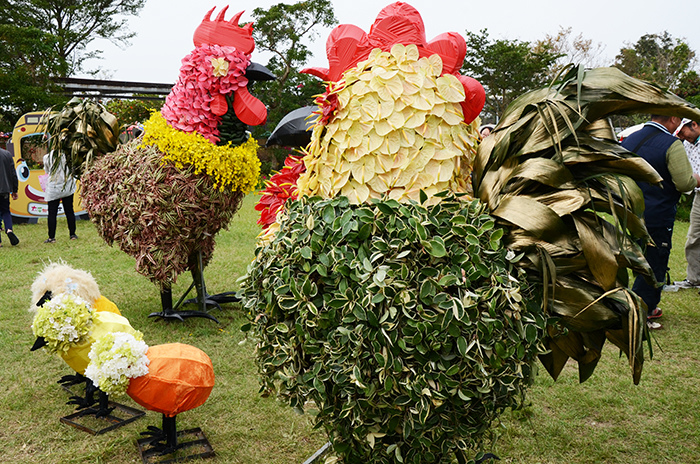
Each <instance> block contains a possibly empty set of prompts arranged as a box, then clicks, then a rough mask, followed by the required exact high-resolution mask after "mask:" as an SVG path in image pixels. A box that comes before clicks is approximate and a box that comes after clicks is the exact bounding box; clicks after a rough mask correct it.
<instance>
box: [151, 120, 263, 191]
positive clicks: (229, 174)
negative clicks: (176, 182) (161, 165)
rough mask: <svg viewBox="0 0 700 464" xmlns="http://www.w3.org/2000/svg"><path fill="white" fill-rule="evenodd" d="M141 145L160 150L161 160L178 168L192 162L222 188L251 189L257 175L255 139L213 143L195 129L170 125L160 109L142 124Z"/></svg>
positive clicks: (258, 172)
mask: <svg viewBox="0 0 700 464" xmlns="http://www.w3.org/2000/svg"><path fill="white" fill-rule="evenodd" d="M143 144H144V145H153V146H155V147H157V148H158V150H160V151H161V152H162V153H163V161H164V162H170V163H172V164H174V165H175V166H176V167H177V168H178V169H183V168H185V167H186V166H193V167H194V169H195V174H199V173H202V172H204V173H206V174H207V175H208V176H209V177H210V178H211V179H212V181H213V182H214V184H215V185H216V186H217V188H218V189H219V190H221V191H223V190H230V191H237V190H240V191H241V192H243V193H246V194H247V193H250V192H252V191H253V190H254V189H255V187H256V186H257V184H258V179H259V177H260V160H259V159H258V155H257V153H258V142H257V141H256V140H255V139H254V138H253V137H250V138H248V141H246V142H245V143H244V144H242V145H237V146H232V145H231V143H230V142H229V143H228V144H226V145H221V146H219V145H214V144H213V143H211V142H210V141H209V140H207V139H206V138H204V137H203V136H201V135H199V134H197V133H196V132H190V133H187V132H182V131H180V130H177V129H173V128H172V127H170V126H169V125H168V123H167V121H166V120H165V118H163V116H162V115H161V114H160V113H157V112H156V113H153V114H152V115H151V117H150V119H149V120H148V121H146V123H145V124H144V137H143Z"/></svg>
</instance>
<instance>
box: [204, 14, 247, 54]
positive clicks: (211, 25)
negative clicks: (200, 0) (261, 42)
mask: <svg viewBox="0 0 700 464" xmlns="http://www.w3.org/2000/svg"><path fill="white" fill-rule="evenodd" d="M215 9H216V7H214V8H212V9H211V10H209V11H208V12H207V14H206V15H204V19H203V20H202V24H200V25H199V27H197V29H196V30H195V31H194V45H195V47H199V46H200V45H202V44H209V45H220V46H222V47H235V48H236V50H238V51H240V52H243V53H246V54H248V55H250V54H251V53H253V50H254V49H255V42H254V41H253V24H252V23H249V24H246V25H245V26H243V27H240V26H239V25H238V20H239V19H240V18H241V15H242V14H243V12H242V11H241V12H240V13H238V14H236V15H234V17H233V18H231V19H230V20H229V21H226V20H225V19H224V16H225V15H226V10H228V5H227V6H225V7H224V9H223V10H221V12H220V13H219V16H217V17H216V20H214V21H212V20H211V14H212V13H213V12H214V10H215Z"/></svg>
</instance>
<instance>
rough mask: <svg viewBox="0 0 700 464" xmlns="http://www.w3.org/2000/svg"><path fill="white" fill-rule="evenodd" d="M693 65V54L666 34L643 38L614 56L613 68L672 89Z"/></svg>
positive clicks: (688, 48)
mask: <svg viewBox="0 0 700 464" xmlns="http://www.w3.org/2000/svg"><path fill="white" fill-rule="evenodd" d="M694 64H695V51H693V50H691V49H690V47H689V46H688V44H687V43H685V42H683V41H682V40H681V39H675V38H673V37H672V36H671V35H670V34H669V33H668V32H666V31H664V32H663V33H662V34H646V35H643V36H642V37H641V38H640V39H639V40H638V41H637V43H635V44H634V45H629V44H628V47H627V48H622V49H621V50H620V53H619V54H618V55H617V57H615V66H616V67H617V68H619V69H621V70H622V71H623V72H624V73H626V74H629V75H630V76H633V77H637V78H639V79H642V80H645V81H649V82H652V83H654V84H656V85H658V86H661V87H663V88H667V89H674V88H676V86H678V85H679V84H680V79H681V76H683V75H684V74H685V73H686V72H688V71H690V70H691V69H692V68H693V66H694Z"/></svg>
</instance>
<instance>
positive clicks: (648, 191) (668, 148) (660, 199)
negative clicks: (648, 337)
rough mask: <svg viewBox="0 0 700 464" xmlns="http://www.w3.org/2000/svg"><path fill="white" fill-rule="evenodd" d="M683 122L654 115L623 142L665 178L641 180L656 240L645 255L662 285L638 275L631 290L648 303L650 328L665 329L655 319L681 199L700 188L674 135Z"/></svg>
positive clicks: (650, 228) (646, 219) (698, 178)
mask: <svg viewBox="0 0 700 464" xmlns="http://www.w3.org/2000/svg"><path fill="white" fill-rule="evenodd" d="M680 123H681V119H680V118H678V117H676V116H660V115H652V116H651V121H649V122H647V123H646V124H644V127H642V129H640V130H638V131H637V132H635V133H633V134H632V135H630V136H629V137H627V138H625V139H624V140H623V141H622V146H623V147H625V148H626V149H627V150H629V151H631V152H633V153H636V154H637V155H639V156H640V157H642V158H644V159H645V160H646V161H647V162H648V163H649V164H650V165H651V166H652V167H653V168H654V169H656V172H658V173H659V174H660V175H661V177H662V179H663V180H662V182H661V188H659V186H657V185H651V184H649V183H646V182H639V187H640V188H641V189H642V194H643V195H644V204H645V207H644V222H645V223H646V227H647V230H648V232H649V235H650V236H651V238H652V240H653V242H654V245H653V246H651V245H650V246H647V247H646V250H645V252H644V256H645V257H646V259H647V262H648V263H649V266H650V267H651V269H652V271H653V272H654V276H655V277H656V280H657V282H658V283H659V285H658V286H653V285H650V284H649V283H647V282H646V280H644V277H643V276H641V275H639V276H637V278H636V279H635V281H634V285H633V286H632V290H633V291H634V292H635V293H636V294H637V295H639V297H640V298H641V299H642V300H643V301H644V303H646V305H647V325H648V326H649V328H650V329H660V328H662V326H661V324H659V323H658V322H656V321H655V319H658V318H659V317H661V316H662V314H663V313H662V311H661V309H659V307H658V304H659V301H661V285H662V284H663V282H665V280H666V272H667V270H668V259H669V257H670V255H671V239H672V237H673V224H674V222H675V219H676V208H677V205H678V200H680V198H681V193H682V192H688V191H690V190H692V189H694V188H696V187H700V176H698V175H697V174H695V173H693V169H692V167H691V166H690V161H689V160H688V156H687V154H686V152H685V148H683V143H682V142H681V141H680V140H679V139H677V138H676V137H674V136H673V132H674V131H675V130H676V129H677V128H678V126H679V125H680Z"/></svg>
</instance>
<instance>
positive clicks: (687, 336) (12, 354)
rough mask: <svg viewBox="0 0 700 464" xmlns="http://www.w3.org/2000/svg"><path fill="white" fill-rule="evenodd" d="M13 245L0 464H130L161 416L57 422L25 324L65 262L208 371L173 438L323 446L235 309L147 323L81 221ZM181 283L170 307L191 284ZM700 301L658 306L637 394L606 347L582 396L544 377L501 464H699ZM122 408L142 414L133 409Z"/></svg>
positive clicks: (503, 430)
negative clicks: (49, 277)
mask: <svg viewBox="0 0 700 464" xmlns="http://www.w3.org/2000/svg"><path fill="white" fill-rule="evenodd" d="M254 201H256V198H255V197H254V196H249V197H248V198H246V200H245V203H244V205H243V207H242V209H241V212H240V213H239V214H238V215H237V216H236V218H235V219H234V221H233V222H232V223H231V226H230V229H229V230H228V231H223V232H222V233H221V234H220V235H219V237H218V240H217V248H216V252H215V256H214V259H213V260H212V263H211V264H210V265H209V266H208V267H207V268H206V271H205V277H206V282H207V286H208V289H209V291H210V293H218V292H223V291H230V290H235V289H237V288H238V284H237V282H236V279H237V278H238V277H240V276H241V275H242V274H243V273H244V271H245V267H246V265H247V264H248V263H249V262H250V260H251V259H252V258H253V247H254V241H255V236H256V235H257V233H258V231H259V229H258V226H257V225H256V224H255V221H256V219H257V213H256V212H255V211H254V210H253V204H254ZM15 231H16V233H17V235H18V236H19V238H20V239H21V243H20V245H19V246H17V247H11V246H9V243H8V240H7V238H6V237H4V236H3V245H4V247H3V248H1V249H0V269H2V271H3V274H2V279H0V353H2V356H1V357H0V360H1V362H2V367H0V381H1V385H2V389H1V390H0V462H7V463H19V462H26V463H34V462H50V463H136V462H140V458H139V455H138V450H137V447H136V444H135V441H136V440H137V439H138V438H139V432H141V431H143V430H145V429H146V427H147V426H149V425H156V426H159V425H160V420H161V418H160V415H159V414H156V413H153V412H149V413H147V414H146V416H145V418H142V419H139V420H137V421H136V422H134V423H131V424H129V425H126V426H124V427H122V428H119V429H117V430H114V431H111V432H108V433H106V434H104V435H99V436H92V435H89V434H87V433H85V432H82V431H79V430H77V429H74V428H72V427H69V426H67V425H65V424H62V423H61V422H59V418H60V417H62V416H66V415H69V414H71V413H72V412H73V409H72V407H71V406H67V405H66V404H65V402H66V401H67V400H68V395H67V394H66V393H65V392H64V391H63V390H61V389H60V388H59V387H58V386H57V384H56V380H57V379H58V378H59V377H60V376H62V375H65V374H68V373H70V372H69V369H68V367H67V366H66V365H65V363H63V361H61V360H60V359H59V358H58V357H55V356H50V355H48V354H46V353H44V352H30V351H29V347H30V346H31V345H32V343H33V341H34V337H33V336H32V332H31V328H30V324H31V316H30V314H29V313H28V312H27V308H28V307H29V305H30V303H31V301H30V291H29V287H30V285H31V283H32V281H33V280H34V278H35V277H36V275H37V273H38V272H40V271H41V270H42V268H43V266H44V265H45V263H48V262H50V261H54V260H58V259H64V260H65V261H66V262H68V263H69V264H70V265H72V266H74V267H77V268H81V269H85V270H88V271H90V272H91V273H92V274H93V275H94V276H95V278H96V279H97V281H98V283H99V285H100V288H101V290H102V293H103V294H104V295H105V296H107V297H108V298H109V299H111V300H112V301H114V302H115V303H116V304H117V306H118V307H119V308H120V310H121V311H122V313H123V314H124V315H125V316H126V317H127V318H128V319H129V320H130V321H131V323H132V325H133V326H134V327H135V328H137V329H139V330H141V331H142V332H143V333H144V337H145V340H146V342H147V343H149V344H151V345H155V344H160V343H169V342H183V343H189V344H191V345H194V346H197V347H199V348H201V349H203V350H204V351H205V352H206V353H207V354H208V355H209V356H210V357H211V359H212V361H213V363H214V369H215V372H216V376H217V384H216V386H215V387H214V390H213V392H212V394H211V397H210V398H209V400H208V401H207V402H206V403H205V404H204V405H203V406H201V407H199V408H197V409H194V410H192V411H187V412H184V413H182V414H181V415H179V416H178V428H179V429H181V430H184V429H186V428H193V427H200V428H202V430H203V431H204V432H205V433H206V434H207V437H208V438H209V440H210V442H211V444H212V446H213V448H214V450H215V452H216V453H217V457H215V458H213V459H211V460H209V461H208V462H219V463H242V464H260V463H266V464H268V463H285V464H287V463H289V464H293V463H298V464H301V463H302V462H303V461H304V460H306V459H307V458H308V457H309V456H311V455H312V454H313V453H314V452H315V451H316V450H317V449H318V448H319V447H321V446H322V445H323V443H324V442H325V441H326V440H325V437H324V436H323V434H322V433H321V432H319V431H314V430H313V429H312V427H311V424H310V421H309V419H308V417H306V416H299V415H296V414H295V413H294V412H293V411H292V410H291V409H290V408H289V407H287V406H285V405H283V404H281V403H279V402H278V401H276V400H275V399H273V398H262V397H261V396H260V395H259V394H258V389H259V384H258V381H257V375H256V368H255V364H254V362H253V348H254V346H253V343H252V342H251V341H246V342H243V343H241V342H242V341H243V340H244V337H243V334H242V333H241V332H240V330H239V327H240V326H241V325H242V323H243V322H244V320H245V317H244V315H243V313H242V311H241V309H240V307H239V306H237V305H226V306H225V307H224V309H223V310H222V311H218V310H214V311H213V312H212V314H213V315H214V316H216V317H217V318H218V319H219V320H220V322H221V324H220V325H217V324H215V323H213V322H212V321H209V320H206V319H190V320H188V321H186V322H185V323H184V324H180V323H171V322H166V321H163V320H157V319H153V318H148V314H149V313H151V312H153V311H159V310H160V299H159V295H158V291H157V288H156V287H155V286H154V285H153V284H151V283H150V281H149V280H148V279H146V278H145V277H143V276H141V275H139V274H138V273H136V271H135V270H134V260H133V258H131V257H130V256H128V255H126V254H125V253H123V252H121V251H120V250H119V249H118V248H111V247H109V246H107V245H106V244H105V243H104V242H103V241H102V239H101V238H99V236H98V235H97V233H96V231H95V229H94V227H93V225H92V224H91V223H90V222H89V221H79V222H78V231H77V234H78V235H79V236H80V239H79V240H77V241H69V240H68V237H67V236H68V233H67V229H66V225H65V221H63V220H59V224H58V233H57V240H58V242H57V243H56V244H53V245H47V244H44V243H43V240H44V239H45V238H46V222H45V221H43V220H42V221H40V222H39V223H38V224H29V225H17V226H16V227H15ZM686 231H687V223H682V222H679V223H677V224H676V231H675V236H674V249H673V252H672V257H671V276H672V278H673V279H674V280H682V279H683V278H684V277H685V262H684V255H683V244H684V242H685V234H686ZM190 281H191V279H190V277H189V275H182V276H180V279H179V280H178V282H177V284H176V286H175V288H174V292H173V294H174V296H175V297H176V298H177V297H178V296H179V295H181V294H182V293H183V292H184V291H185V290H186V288H187V286H188V285H189V283H190ZM698 303H700V296H698V294H697V292H696V291H692V290H681V291H679V292H677V293H664V295H663V297H662V301H661V307H662V308H663V310H664V318H663V319H662V322H663V324H664V329H663V330H662V331H657V332H655V333H654V334H653V340H654V341H653V343H654V358H653V359H652V360H648V359H647V362H646V363H645V365H644V373H643V375H642V380H641V383H640V385H639V386H635V385H634V384H633V383H632V380H631V375H630V372H629V367H628V364H627V361H626V358H624V357H622V358H620V357H619V353H618V352H617V350H615V349H613V348H612V346H610V345H609V344H608V345H606V350H605V353H604V355H603V359H602V360H601V361H600V364H599V365H598V368H597V369H596V371H595V373H594V374H593V376H592V377H591V378H590V379H589V380H588V381H587V382H586V383H584V384H579V383H578V374H577V372H576V369H575V367H574V366H573V365H568V366H567V367H566V368H565V369H564V372H563V373H562V375H561V376H560V378H559V380H558V381H557V382H553V381H552V380H551V379H550V378H549V376H548V375H547V374H546V372H545V371H544V370H543V369H541V371H540V374H539V375H538V377H537V378H536V381H535V384H534V385H533V387H532V388H531V389H530V391H529V395H528V406H527V407H525V408H524V409H522V410H520V411H514V412H507V413H505V414H504V415H503V418H502V419H503V420H502V424H501V425H500V426H498V427H497V433H498V435H499V438H498V439H497V441H496V442H495V444H494V447H493V452H494V453H495V454H497V455H498V456H499V457H501V461H500V462H502V463H518V464H521V463H522V464H545V463H547V464H549V463H551V464H554V463H557V464H559V463H567V464H583V463H629V464H638V463H696V462H700V428H699V427H698V425H699V424H700V405H699V404H698V399H697V398H698V393H700V386H699V385H700V350H699V349H698V335H697V334H698V333H700V317H699V314H698V313H699V312H700V310H699V309H700V308H699V306H700V305H698ZM119 401H120V402H122V403H124V404H126V405H128V406H132V407H138V406H137V405H136V404H135V403H134V402H133V401H131V399H130V398H128V397H123V398H122V399H120V400H119Z"/></svg>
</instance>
